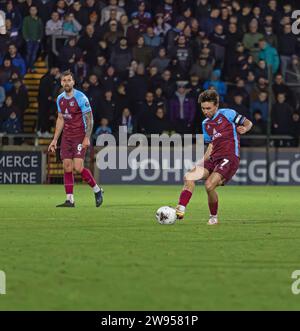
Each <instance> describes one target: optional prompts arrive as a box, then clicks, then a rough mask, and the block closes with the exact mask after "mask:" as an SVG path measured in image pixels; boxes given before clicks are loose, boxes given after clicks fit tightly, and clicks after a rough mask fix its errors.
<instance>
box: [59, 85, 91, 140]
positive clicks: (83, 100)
mask: <svg viewBox="0 0 300 331" xmlns="http://www.w3.org/2000/svg"><path fill="white" fill-rule="evenodd" d="M56 102H57V109H58V112H59V113H61V114H62V115H63V118H64V130H63V135H64V137H71V138H72V137H79V136H81V137H83V136H84V135H85V132H86V123H85V118H84V114H85V113H88V112H90V111H92V109H91V106H90V103H89V100H88V98H87V97H86V96H85V94H83V93H82V92H80V91H78V90H76V89H74V94H73V96H72V97H71V98H69V97H67V95H66V93H65V92H63V93H61V94H60V95H59V96H58V98H57V101H56Z"/></svg>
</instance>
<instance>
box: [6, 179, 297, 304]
mask: <svg viewBox="0 0 300 331" xmlns="http://www.w3.org/2000/svg"><path fill="white" fill-rule="evenodd" d="M179 192H180V187H179V186H125V185H124V186H106V187H105V202H104V205H103V206H102V207H101V208H99V209H97V208H95V206H94V197H93V193H92V192H91V190H90V189H89V187H87V186H85V185H77V186H75V198H76V208H75V209H56V208H55V205H56V204H57V203H61V202H62V201H63V200H64V198H65V195H64V189H63V186H62V185H52V186H47V185H44V186H34V185H31V186H14V185H6V186H5V185H1V186H0V252H1V254H0V270H3V271H5V273H6V294H5V295H0V310H20V309H22V310H23V309H25V310H33V309H34V310H36V309H38V310H46V309H47V310H48V309H50V310H71V309H72V310H73V309H78V310H79V309H84V310H85V309H88V310H231V309H237V310H249V309H250V310H256V309H265V310H273V309H275V310H277V309H280V310H281V309H283V310H286V309H293V310H298V309H300V295H294V294H292V292H291V285H292V282H293V280H292V278H291V274H292V272H293V271H294V270H298V269H300V249H299V247H300V208H299V207H300V205H299V201H300V200H299V196H300V187H266V186H262V187H230V186H226V187H221V188H219V190H218V192H219V200H220V203H219V205H220V209H219V219H220V222H221V224H220V225H218V226H215V227H210V226H208V225H206V222H207V219H208V208H207V202H206V193H205V191H204V188H203V186H202V185H199V186H198V187H197V189H196V192H195V194H194V196H193V198H192V200H191V204H190V207H189V209H188V212H187V214H186V219H185V220H184V221H183V222H177V223H176V224H175V225H171V226H163V225H160V224H158V223H157V222H156V220H155V219H154V214H155V211H156V209H157V208H158V207H160V206H163V205H174V204H176V202H177V198H178V194H179Z"/></svg>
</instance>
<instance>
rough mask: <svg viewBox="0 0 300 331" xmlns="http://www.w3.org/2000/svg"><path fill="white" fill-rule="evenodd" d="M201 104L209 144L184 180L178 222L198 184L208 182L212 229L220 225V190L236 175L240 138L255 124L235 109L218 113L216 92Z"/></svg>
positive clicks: (207, 93)
mask: <svg viewBox="0 0 300 331" xmlns="http://www.w3.org/2000/svg"><path fill="white" fill-rule="evenodd" d="M198 102H199V104H200V105H201V109H202V112H203V113H204V115H205V117H206V119H205V120H204V121H203V123H202V130H203V135H204V142H205V143H206V144H208V147H207V150H206V152H205V154H204V157H203V159H202V160H200V161H199V162H198V163H197V165H196V166H195V167H194V168H193V169H192V170H190V171H189V172H188V173H186V174H185V176H184V187H183V190H182V192H181V194H180V197H179V202H178V205H177V207H176V214H177V218H178V219H183V217H184V214H185V209H186V206H187V205H188V203H189V201H190V199H191V197H192V194H193V191H194V188H195V181H198V180H201V179H203V180H205V189H206V193H207V197H208V206H209V210H210V217H209V220H208V224H209V225H215V224H218V195H217V192H216V188H217V186H220V185H224V184H225V183H227V182H228V181H229V180H230V179H231V178H232V177H233V176H234V174H235V173H236V171H237V170H238V167H239V162H240V135H241V134H245V133H246V132H248V131H249V130H251V128H252V122H251V121H249V120H248V119H247V118H246V117H244V116H243V115H240V114H238V113H237V112H236V111H235V110H233V109H228V108H223V109H219V95H218V93H217V92H216V91H215V90H206V91H204V92H203V93H201V94H200V96H199V100H198Z"/></svg>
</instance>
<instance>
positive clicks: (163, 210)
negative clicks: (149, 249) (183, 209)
mask: <svg viewBox="0 0 300 331" xmlns="http://www.w3.org/2000/svg"><path fill="white" fill-rule="evenodd" d="M155 216H156V219H157V221H158V223H160V224H166V225H170V224H174V223H175V221H176V218H177V217H176V211H175V209H174V208H172V207H168V206H164V207H160V208H159V209H158V210H157V212H156V215H155Z"/></svg>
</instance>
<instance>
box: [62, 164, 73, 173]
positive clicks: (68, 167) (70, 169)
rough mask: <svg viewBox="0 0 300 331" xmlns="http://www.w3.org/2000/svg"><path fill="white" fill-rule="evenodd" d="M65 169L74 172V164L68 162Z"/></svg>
mask: <svg viewBox="0 0 300 331" xmlns="http://www.w3.org/2000/svg"><path fill="white" fill-rule="evenodd" d="M64 171H65V172H72V171H73V169H72V164H71V163H70V164H69V163H68V164H64Z"/></svg>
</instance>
